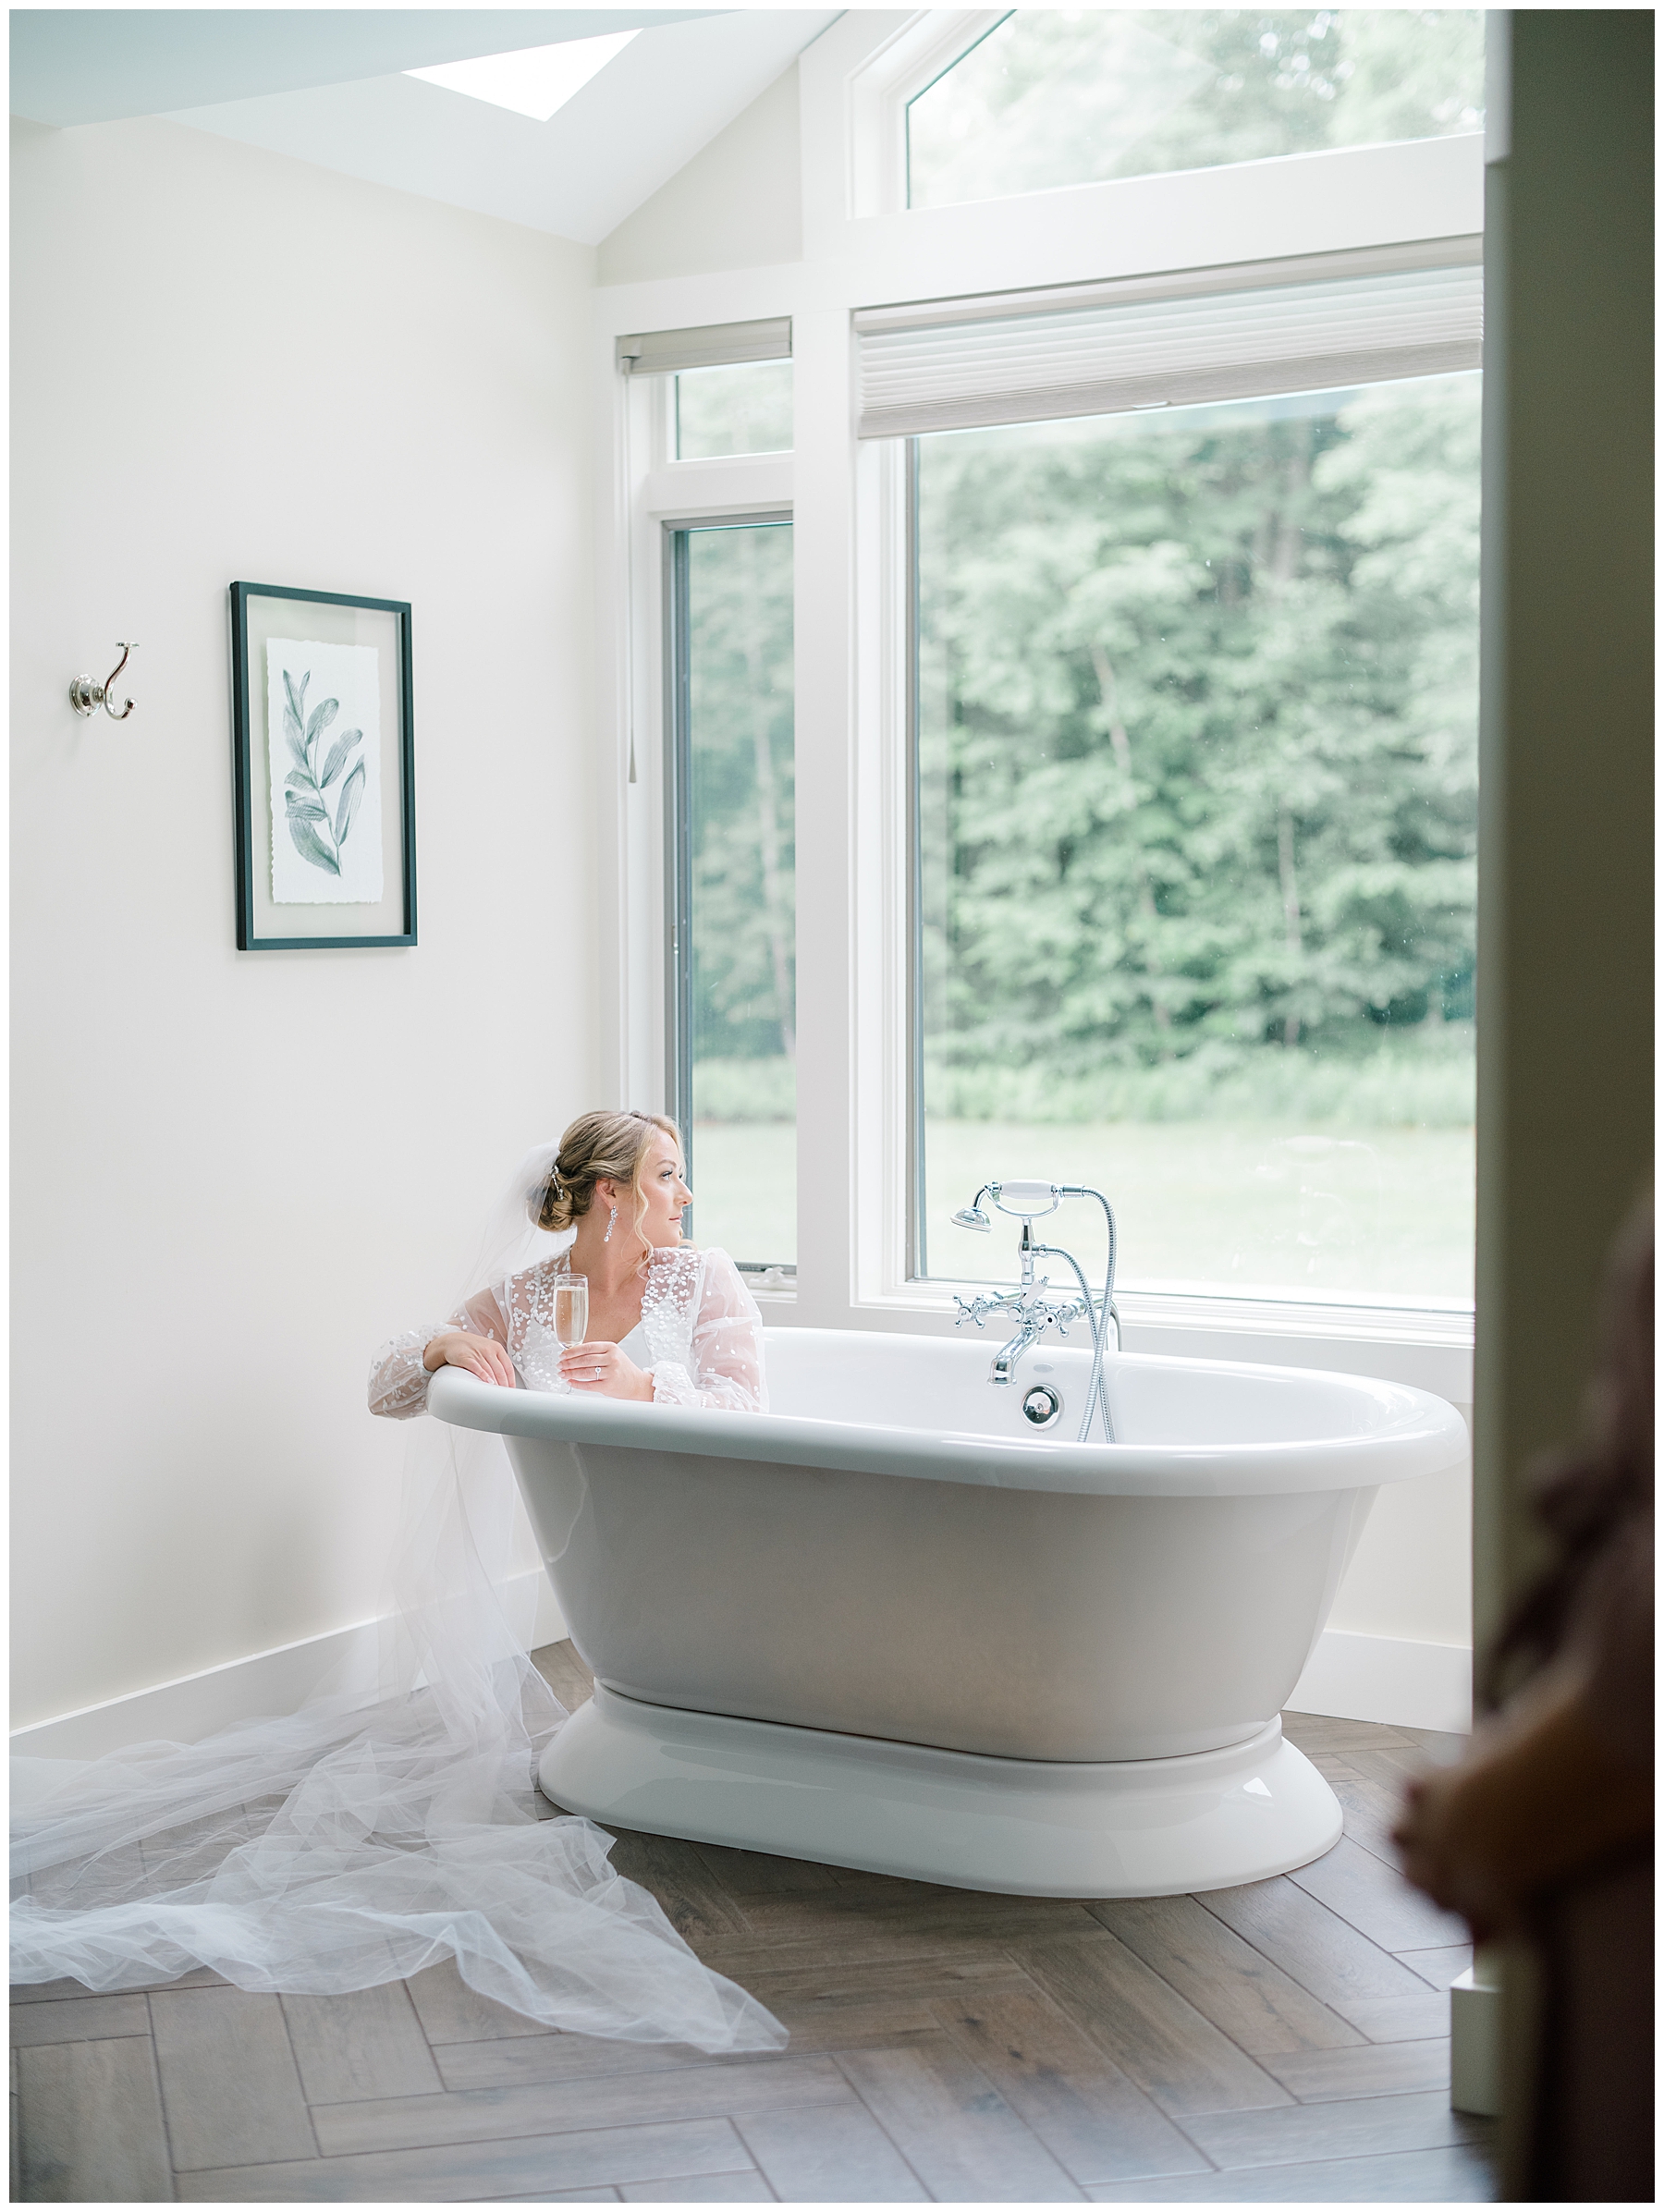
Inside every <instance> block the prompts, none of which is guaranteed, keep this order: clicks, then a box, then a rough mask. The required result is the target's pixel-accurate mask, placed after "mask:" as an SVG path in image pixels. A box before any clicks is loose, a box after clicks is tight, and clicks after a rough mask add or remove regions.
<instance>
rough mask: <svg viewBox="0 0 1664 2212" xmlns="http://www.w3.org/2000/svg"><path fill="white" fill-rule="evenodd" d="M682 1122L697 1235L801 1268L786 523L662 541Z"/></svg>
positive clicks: (781, 1267)
mask: <svg viewBox="0 0 1664 2212" xmlns="http://www.w3.org/2000/svg"><path fill="white" fill-rule="evenodd" d="M667 554H668V563H667V583H668V593H669V617H670V618H669V625H668V629H669V635H668V640H667V643H668V663H669V668H670V680H671V692H672V698H671V715H670V727H671V752H672V786H673V805H672V810H671V844H672V850H671V870H670V876H671V888H672V901H673V908H674V912H675V923H674V927H673V930H672V935H671V945H670V955H671V972H670V978H669V984H670V989H669V997H670V1003H671V1009H672V1012H671V1031H672V1033H671V1037H670V1041H669V1045H670V1049H669V1055H668V1057H669V1060H670V1065H671V1069H672V1073H673V1084H672V1088H673V1093H674V1097H673V1104H672V1111H673V1112H674V1113H675V1115H676V1117H677V1118H678V1120H679V1122H680V1124H681V1127H682V1129H683V1130H684V1131H685V1132H686V1136H687V1150H688V1169H689V1177H690V1180H691V1186H692V1190H693V1208H692V1224H691V1226H692V1233H693V1235H694V1236H695V1238H696V1239H697V1240H698V1241H699V1242H700V1243H701V1244H718V1245H721V1246H722V1247H723V1249H724V1250H725V1251H727V1252H728V1253H729V1255H730V1256H731V1257H732V1258H733V1259H734V1260H736V1261H737V1262H738V1263H739V1264H740V1266H741V1267H742V1268H746V1269H748V1270H750V1271H751V1272H752V1273H753V1274H756V1275H766V1274H768V1273H770V1272H777V1273H780V1274H789V1273H790V1272H792V1271H794V1270H795V1265H796V1260H797V1161H796V1146H797V1105H796V1099H797V1069H796V1051H797V1044H796V1029H797V985H796V965H797V953H796V938H795V916H796V897H795V891H794V881H793V861H794V840H795V811H794V774H793V767H794V760H793V740H792V731H793V715H792V650H791V630H792V601H791V593H792V561H791V524H790V521H789V519H786V518H784V517H780V516H773V517H765V518H752V517H747V518H744V519H716V520H713V521H710V522H700V523H686V524H678V525H676V526H674V527H673V528H671V529H670V530H669V531H668V532H667Z"/></svg>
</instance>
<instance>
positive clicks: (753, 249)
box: [596, 62, 803, 284]
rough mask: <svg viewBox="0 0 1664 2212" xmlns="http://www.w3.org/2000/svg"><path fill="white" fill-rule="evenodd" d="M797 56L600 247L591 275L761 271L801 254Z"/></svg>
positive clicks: (622, 277) (627, 277)
mask: <svg viewBox="0 0 1664 2212" xmlns="http://www.w3.org/2000/svg"><path fill="white" fill-rule="evenodd" d="M800 138H801V133H800V129H799V123H798V72H797V64H796V63H795V62H794V63H793V64H792V66H791V67H790V68H789V69H788V70H787V71H786V73H785V75H784V76H783V77H778V78H777V79H775V81H774V83H773V84H771V85H770V86H769V88H768V90H767V92H764V93H762V94H761V95H760V96H759V97H758V98H757V99H755V100H753V101H752V104H751V105H750V106H749V107H748V108H746V109H745V110H744V111H743V113H741V114H740V115H738V116H735V118H734V120H733V121H732V122H731V123H730V124H729V125H728V128H727V129H726V130H723V131H720V132H718V134H717V135H716V138H714V139H713V140H712V141H711V142H710V144H709V145H708V146H706V147H704V148H703V149H702V150H701V152H700V153H697V154H695V155H694V157H693V159H692V160H691V162H689V163H688V165H687V166H686V167H685V168H682V169H679V170H678V171H677V173H676V175H675V176H674V177H672V178H671V179H670V181H669V183H668V184H667V185H662V186H661V187H660V188H659V189H658V190H657V191H656V192H655V193H654V195H653V197H652V199H650V200H644V201H643V202H642V204H641V206H640V207H638V208H637V209H636V211H635V213H634V214H632V215H630V216H629V217H628V218H627V219H626V220H625V221H624V222H622V223H620V224H619V226H618V228H617V230H615V231H614V232H612V234H611V235H610V237H608V238H603V239H602V241H601V244H600V246H599V247H598V249H597V250H596V281H597V282H598V283H601V284H635V283H638V282H640V281H641V280H642V278H645V277H652V276H691V275H707V274H709V273H710V272H712V271H714V270H717V269H755V268H765V267H767V266H769V265H771V264H772V263H776V262H794V261H796V260H797V259H798V258H799V256H800V255H801V252H802V251H803V203H802V193H801V189H800V184H799V167H800V158H799V143H800Z"/></svg>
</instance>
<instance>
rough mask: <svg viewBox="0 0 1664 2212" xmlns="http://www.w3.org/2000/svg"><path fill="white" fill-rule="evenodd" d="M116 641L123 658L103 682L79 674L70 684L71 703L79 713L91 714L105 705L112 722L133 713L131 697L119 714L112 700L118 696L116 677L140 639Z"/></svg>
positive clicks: (119, 639)
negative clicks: (97, 682) (96, 681)
mask: <svg viewBox="0 0 1664 2212" xmlns="http://www.w3.org/2000/svg"><path fill="white" fill-rule="evenodd" d="M116 643H117V644H118V645H119V646H120V647H121V658H120V659H119V660H118V661H117V662H116V666H114V667H113V668H112V669H111V670H110V673H109V674H108V676H106V677H105V678H104V681H103V683H101V684H95V683H94V682H93V681H92V678H91V677H90V676H78V677H77V678H76V679H75V681H74V682H73V683H72V684H71V685H70V687H69V703H70V705H71V706H72V707H73V708H74V709H75V711H76V713H77V714H78V715H91V714H92V713H93V712H95V710H96V709H97V708H99V707H103V709H104V713H105V714H106V715H108V716H109V717H110V719H111V721H112V722H125V721H126V720H127V718H128V715H130V714H131V713H132V711H133V703H132V701H131V700H130V699H128V700H125V701H124V702H123V703H122V708H121V712H120V713H119V714H117V713H116V709H115V708H114V707H113V706H112V705H111V703H110V702H111V700H112V699H114V698H115V696H116V692H115V689H114V687H115V682H116V678H117V677H118V676H119V675H120V674H121V671H122V670H123V669H124V668H125V667H126V666H127V665H128V654H129V653H132V652H134V651H136V650H137V648H138V644H139V641H138V639H137V638H117V639H116Z"/></svg>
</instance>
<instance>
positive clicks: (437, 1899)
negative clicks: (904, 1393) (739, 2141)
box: [11, 1145, 786, 2051]
mask: <svg viewBox="0 0 1664 2212" xmlns="http://www.w3.org/2000/svg"><path fill="white" fill-rule="evenodd" d="M554 1155H555V1147H554V1146H553V1145H544V1146H542V1147H540V1148H539V1149H538V1150H536V1151H534V1152H532V1153H531V1154H529V1155H527V1157H526V1159H525V1160H524V1161H522V1163H521V1165H520V1169H519V1170H518V1171H517V1173H516V1176H515V1178H514V1179H513V1181H512V1183H511V1184H510V1186H509V1188H508V1192H507V1193H506V1194H505V1197H504V1198H503V1200H502V1201H501V1202H500V1203H499V1204H498V1206H497V1208H496V1213H495V1215H494V1216H493V1218H492V1221H491V1222H490V1224H489V1225H488V1227H487V1229H486V1232H485V1234H484V1237H483V1240H482V1244H481V1249H480V1252H479V1254H478V1256H477V1258H476V1261H475V1265H474V1266H473V1268H472V1269H471V1275H470V1279H469V1282H468V1284H467V1288H466V1291H465V1295H471V1294H472V1293H473V1292H474V1291H476V1290H478V1289H481V1288H483V1287H484V1286H486V1285H488V1284H492V1283H496V1282H498V1281H500V1280H501V1279H502V1277H504V1276H505V1275H508V1274H515V1273H518V1272H520V1270H521V1269H522V1268H524V1267H527V1266H529V1265H532V1264H533V1263H534V1262H535V1261H536V1260H538V1259H540V1258H543V1257H545V1256H547V1255H548V1254H549V1253H553V1252H556V1251H558V1250H559V1249H560V1248H561V1246H562V1245H563V1244H564V1243H566V1242H569V1236H568V1237H566V1238H557V1237H553V1236H549V1235H547V1234H545V1233H544V1231H542V1230H540V1229H538V1228H535V1227H534V1226H533V1224H532V1219H531V1217H530V1215H529V1213H528V1199H529V1198H530V1197H533V1196H534V1195H535V1194H540V1193H541V1192H542V1190H543V1187H544V1182H545V1180H546V1179H547V1176H548V1171H549V1167H550V1165H551V1164H552V1162H553V1159H554ZM459 1303H460V1301H459ZM521 1526H522V1509H521V1508H520V1501H519V1497H518V1493H517V1491H516V1488H515V1485H514V1478H513V1475H512V1473H511V1472H510V1470H509V1467H508V1459H507V1455H506V1454H505V1452H504V1451H503V1448H502V1446H501V1444H500V1442H499V1441H498V1440H497V1439H496V1438H494V1437H486V1436H474V1435H472V1434H471V1433H467V1432H462V1431H458V1430H453V1429H450V1428H447V1427H445V1426H443V1425H442V1424H440V1423H438V1422H435V1421H432V1420H430V1419H428V1418H427V1417H425V1416H422V1417H421V1418H418V1419H416V1420H413V1421H412V1422H411V1423H410V1448H409V1449H408V1451H407V1455H406V1470H405V1482H404V1501H403V1512H402V1516H401V1522H400V1527H399V1533H398V1543H397V1546H396V1552H395V1558H394V1560H393V1567H392V1579H393V1595H394V1605H393V1608H392V1611H391V1613H390V1614H389V1616H388V1618H387V1619H385V1621H384V1622H383V1624H382V1626H381V1629H380V1633H379V1649H378V1651H377V1654H376V1665H375V1670H374V1671H375V1680H374V1681H373V1683H368V1682H361V1683H353V1682H349V1681H348V1680H346V1678H345V1677H344V1676H341V1677H338V1678H337V1679H336V1680H334V1681H332V1682H331V1683H330V1684H329V1685H328V1686H327V1687H326V1688H325V1690H324V1691H323V1692H322V1693H320V1694H318V1695H316V1696H314V1697H313V1698H312V1699H311V1700H310V1701H309V1702H308V1703H307V1704H306V1705H303V1706H302V1707H301V1709H300V1711H299V1712H297V1713H293V1714H288V1715H280V1716H275V1717H270V1718H266V1719H259V1720H249V1721H244V1722H241V1723H239V1725H237V1726H235V1727H233V1728H228V1729H223V1730H221V1731H220V1732H219V1733H218V1734H216V1735H214V1736H211V1737H209V1738H207V1739H206V1740H205V1741H202V1742H200V1743H194V1744H178V1743H166V1742H154V1743H138V1744H133V1745H130V1746H128V1748H126V1749H124V1750H121V1751H118V1752H113V1753H110V1754H107V1755H105V1756H104V1757H102V1758H97V1759H92V1760H90V1761H80V1760H59V1759H35V1758H17V1759H14V1761H13V1763H12V1829H13V1838H12V1840H13V1881H12V1910H11V1939H12V1979H13V1981H14V1982H40V1981H49V1980H54V1979H56V1978H58V1977H60V1976H71V1977H73V1978H74V1979H75V1980H77V1981H80V1982H83V1983H85V1984H86V1985H87V1986H88V1987H89V1988H92V1989H100V1990H110V1989H124V1988H135V1987H139V1986H142V1985H144V1984H147V1983H153V1982H158V1981H164V1980H169V1979H172V1978H173V1977H174V1976H176V1975H178V1974H185V1973H188V1972H190V1970H191V1969H193V1968H196V1967H199V1966H206V1967H210V1968H212V1969H213V1970H214V1972H215V1973H216V1974H222V1975H224V1976H225V1978H226V1980H227V1981H229V1982H233V1983H235V1984H236V1985H237V1986H239V1988H243V1989H250V1990H263V1991H269V1990H277V1991H288V1992H293V1993H296V1994H306V1995H324V1996H327V1995H339V1994H341V1993H343V1992H345V1991H348V1990H352V1989H363V1988H368V1987H371V1986H373V1985H375V1984H377V1983H381V1982H388V1981H395V1980H398V1979H402V1978H403V1977H404V1976H405V1975H407V1974H415V1973H418V1972H419V1971H420V1970H421V1969H422V1968H423V1967H425V1966H429V1965H432V1964H434V1962H435V1961H439V1960H442V1959H444V1958H446V1957H447V1956H454V1957H455V1959H456V1961H457V1966H458V1969H459V1972H460V1974H461V1975H462V1978H463V1980H464V1981H465V1982H467V1983H468V1984H469V1985H470V1986H471V1987H472V1988H474V1989H476V1990H478V1991H479V1992H480V1993H481V1994H482V1995H483V1996H485V1997H489V1998H496V1999H497V2000H499V2001H500V2002H501V2003H503V2004H506V2005H509V2006H511V2007H513V2009H514V2010H516V2011H518V2012H521V2013H524V2014H525V2015H527V2016H528V2017H529V2018H531V2019H532V2020H536V2021H541V2022H543V2023H545V2024H546V2025H548V2026H551V2027H557V2028H564V2029H570V2030H577V2031H580V2032H581V2033H584V2034H588V2035H610V2036H618V2037H623V2038H626V2039H628V2040H630V2041H635V2042H678V2043H688V2044H692V2045H694V2046H695V2047H698V2048H700V2049H703V2050H708V2051H730V2050H758V2049H768V2048H777V2047H779V2046H780V2045H782V2044H783V2043H784V2042H785V2040H786V2035H785V2031H784V2030H783V2029H782V2028H781V2027H780V2026H779V2024H778V2023H777V2022H776V2021H775V2020H774V2018H773V2017H772V2016H771V2015H770V2014H769V2013H768V2012H766V2011H765V2010H764V2009H763V2007H762V2006H761V2005H759V2004H758V2003H756V2001H755V2000H754V1999H753V1998H750V1997H748V1996H747V1995H746V1994H745V1992H744V1991H743V1990H742V1989H740V1988H739V1987H737V1986H735V1985H734V1984H733V1983H732V1982H729V1981H728V1980H726V1979H725V1978H724V1977H723V1976H722V1975H720V1974H714V1973H712V1972H710V1971H709V1970H708V1969H707V1968H705V1967H704V1966H703V1965H701V1963H700V1961H698V1960H697V1959H696V1958H695V1957H694V1955H693V1953H692V1952H691V1950H690V1949H689V1948H688V1946H687V1945H686V1944H685V1943H684V1942H683V1941H682V1939H681V1937H679V1935H678V1934H677V1933H676V1931H675V1929H674V1928H673V1927H672V1926H671V1925H670V1923H669V1922H668V1920H667V1918H666V1917H665V1914H664V1913H663V1912H662V1911H661V1909H660V1907H659V1906H658V1904H657V1902H656V1901H655V1900H654V1899H653V1898H652V1897H650V1896H649V1895H648V1894H647V1892H646V1891H645V1890H643V1889H642V1888H638V1887H637V1885H636V1884H634V1883H633V1882H630V1881H627V1880H626V1879H625V1878H624V1877H623V1876H620V1875H618V1874H616V1873H614V1871H613V1869H612V1867H611V1866H610V1865H609V1864H608V1862H607V1856H606V1853H607V1851H608V1850H609V1848H610V1845H611V1839H610V1837H608V1836H607V1835H606V1833H605V1832H604V1831H603V1830H601V1829H599V1828H597V1827H594V1826H593V1824H592V1823H591V1822H590V1821H587V1820H581V1819H575V1818H572V1817H569V1816H568V1815H558V1816H548V1815H549V1808H548V1807H547V1806H546V1805H545V1804H544V1803H543V1801H542V1800H541V1799H540V1798H539V1797H538V1795H537V1791H536V1787H535V1783H534V1781H533V1774H534V1771H535V1766H536V1760H537V1757H538V1755H539V1754H540V1753H541V1751H542V1749H543V1747H544V1745H545V1744H546V1742H547V1741H548V1739H549V1737H550V1735H551V1734H552V1733H553V1732H554V1730H555V1729H557V1728H558V1727H559V1726H560V1725H561V1723H562V1722H563V1721H564V1720H565V1718H566V1714H565V1711H564V1709H563V1708H562V1706H561V1705H559V1704H558V1703H557V1700H556V1698H555V1696H554V1694H553V1693H552V1692H551V1691H550V1690H549V1688H548V1687H547V1685H546V1684H545V1683H544V1680H543V1678H542V1677H541V1675H539V1673H538V1672H537V1669H536V1668H534V1667H533V1666H532V1662H531V1660H530V1658H529V1657H528V1656H527V1650H526V1638H527V1636H528V1635H529V1633H530V1629H531V1619H530V1599H529V1597H528V1596H527V1595H526V1594H525V1593H526V1590H527V1584H528V1578H526V1577H525V1576H524V1575H523V1574H521V1575H520V1577H519V1578H518V1587H517V1574H516V1570H517V1569H518V1568H519V1567H520V1560H521V1558H523V1556H524V1555H523V1553H522V1552H521V1551H520V1541H521V1534H520V1532H521ZM517 1615H524V1618H523V1619H520V1618H517Z"/></svg>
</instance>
